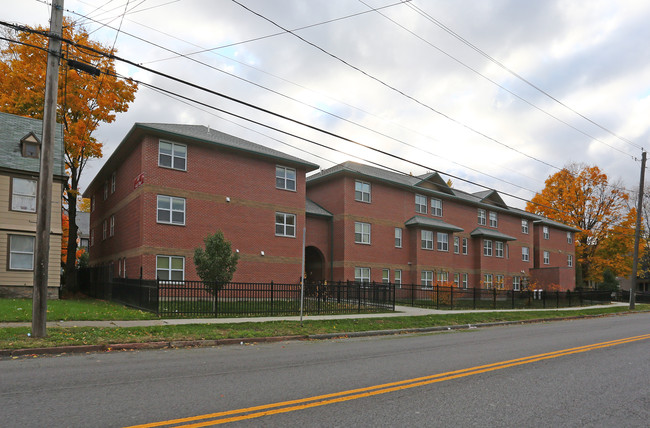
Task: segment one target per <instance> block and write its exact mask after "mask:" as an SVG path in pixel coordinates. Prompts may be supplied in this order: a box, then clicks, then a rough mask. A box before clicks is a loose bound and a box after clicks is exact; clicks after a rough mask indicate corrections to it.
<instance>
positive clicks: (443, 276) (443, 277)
mask: <svg viewBox="0 0 650 428" xmlns="http://www.w3.org/2000/svg"><path fill="white" fill-rule="evenodd" d="M448 283H449V272H445V271H438V285H442V286H447V285H448Z"/></svg>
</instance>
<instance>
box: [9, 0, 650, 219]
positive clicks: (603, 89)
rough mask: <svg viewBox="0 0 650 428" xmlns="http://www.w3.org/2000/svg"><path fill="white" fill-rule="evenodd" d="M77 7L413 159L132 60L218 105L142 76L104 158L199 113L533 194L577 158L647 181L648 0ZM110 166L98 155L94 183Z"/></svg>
mask: <svg viewBox="0 0 650 428" xmlns="http://www.w3.org/2000/svg"><path fill="white" fill-rule="evenodd" d="M0 5H2V6H3V7H2V10H3V13H2V14H3V20H7V21H10V22H16V23H20V24H27V25H37V24H38V25H47V24H48V20H49V16H50V11H49V6H48V5H47V4H46V3H45V2H44V1H42V0H20V2H16V1H15V0H0ZM65 9H66V12H65V15H66V16H69V17H70V18H72V19H75V20H81V22H83V23H84V25H85V26H86V28H87V29H88V30H89V31H91V32H92V37H93V38H94V39H95V40H98V41H100V42H102V43H104V44H105V45H107V46H112V45H113V42H114V41H115V40H116V33H117V28H118V27H120V25H121V30H122V31H121V32H120V33H119V34H117V41H116V42H115V46H116V48H117V50H118V55H119V56H121V57H123V58H126V59H129V60H132V61H134V62H136V63H139V64H142V65H144V66H146V67H149V68H152V69H155V70H158V71H161V72H164V73H166V74H169V75H172V76H174V77H177V78H179V79H182V80H185V81H188V82H191V83H193V84H195V85H198V86H201V87H205V88H207V89H209V90H211V91H215V92H218V93H222V94H225V95H227V96H229V97H233V98H235V99H238V100H242V101H244V102H246V103H250V104H253V105H255V106H259V107H261V108H263V109H266V110H270V111H273V112H276V113H279V114H282V115H284V116H287V117H290V118H293V119H295V120H297V121H300V122H304V123H306V124H309V125H311V126H313V127H316V128H319V129H322V130H325V131H327V132H330V133H334V134H337V135H340V136H342V137H344V138H347V139H350V140H353V141H356V142H359V143H362V144H364V145H366V146H370V147H373V148H376V149H378V150H381V151H383V152H387V153H390V154H392V155H395V156H397V157H399V158H402V159H405V160H399V159H397V158H395V157H391V156H387V155H385V154H381V153H379V152H377V151H373V150H370V149H367V148H363V147H361V146H358V145H355V144H353V143H351V142H349V141H345V140H342V139H338V138H335V137H332V136H328V135H326V134H324V133H321V132H318V131H315V130H313V129H308V128H306V127H304V126H301V125H299V124H296V123H292V122H289V121H287V120H284V119H281V118H278V117H274V116H272V115H269V114H267V113H263V112H261V111H259V110H255V109H252V108H250V107H246V106H243V105H241V104H238V103H235V102H233V101H229V100H227V99H225V98H223V97H218V96H215V95H212V94H208V93H207V92H205V91H201V90H197V89H193V88H190V87H189V86H186V85H183V84H180V83H176V82H173V81H171V80H169V79H167V78H164V77H161V76H157V75H155V74H152V73H150V72H147V71H144V70H142V69H139V68H137V67H134V66H130V65H127V64H123V63H118V64H117V67H118V71H119V72H120V73H122V74H123V75H125V76H130V77H132V78H134V79H137V80H140V81H142V82H146V83H148V84H152V85H155V86H157V87H160V88H163V89H165V90H168V91H172V92H174V93H177V94H180V95H182V96H184V97H188V98H190V99H192V100H198V101H200V102H201V103H203V104H204V105H196V104H192V103H191V102H188V101H181V100H178V99H176V98H174V97H171V96H168V95H163V94H161V93H159V92H156V91H155V90H152V89H149V88H146V87H144V86H141V88H140V90H139V91H138V93H137V95H136V100H135V102H134V103H133V104H132V105H131V108H130V110H129V111H128V112H127V113H122V114H120V115H118V116H117V120H116V121H115V122H113V123H111V124H105V125H102V127H101V128H100V129H99V131H98V132H97V137H98V139H99V140H100V141H101V142H103V143H104V157H105V158H107V157H108V156H109V155H110V154H111V153H112V151H113V150H114V149H115V147H116V146H117V144H118V143H119V142H120V141H121V139H122V138H123V137H124V136H125V135H126V133H127V132H128V130H129V129H130V128H131V126H132V125H133V124H134V123H135V122H167V123H185V124H201V125H209V126H210V127H212V128H214V129H219V130H221V131H224V132H227V133H230V134H233V135H236V136H239V137H242V138H245V139H248V140H251V141H254V142H257V143H259V144H263V145H267V146H270V147H273V148H275V149H278V150H281V151H284V152H286V153H289V154H292V155H294V156H298V157H301V158H303V159H305V160H308V161H311V162H314V163H316V164H318V165H320V166H321V167H322V168H329V167H331V166H332V165H334V164H336V163H339V162H343V161H346V160H357V161H360V160H362V161H364V162H374V163H376V164H379V165H385V166H387V167H390V168H393V169H397V170H400V171H403V172H405V173H413V174H420V173H423V172H425V171H426V170H437V171H439V172H440V173H441V174H443V176H445V174H447V175H446V177H449V176H452V177H457V178H452V181H453V183H454V184H453V185H454V186H455V187H458V188H461V189H463V190H468V191H478V190H483V188H481V187H477V186H474V185H471V184H469V182H474V183H479V184H481V185H484V186H488V187H490V188H493V189H496V190H498V191H500V192H502V194H505V195H506V196H504V199H506V201H507V202H508V203H509V204H512V205H515V206H519V207H523V205H524V202H523V201H522V200H521V199H515V198H510V197H508V196H507V195H515V196H517V197H518V198H522V199H524V200H525V199H530V198H531V197H532V196H533V195H534V192H537V191H539V190H541V189H542V188H543V187H544V180H545V179H546V178H547V177H548V176H549V175H551V174H553V173H554V172H556V171H558V169H560V168H562V167H563V166H565V165H566V164H568V163H570V162H584V163H587V164H589V165H597V166H599V167H600V168H601V169H602V170H603V171H604V172H606V173H607V174H608V175H609V176H610V178H611V179H612V180H617V179H620V180H622V183H623V185H624V186H625V187H626V188H628V189H633V188H636V187H637V186H638V176H639V168H640V162H639V160H638V159H639V158H640V157H641V148H646V149H647V147H648V146H649V145H650V144H648V142H649V140H648V139H649V137H650V26H649V25H648V22H649V21H650V2H648V1H643V0H637V1H635V0H617V1H612V0H584V1H583V0H564V1H560V0H557V1H556V0H530V1H521V0H481V1H473V0H472V1H470V0H456V1H449V0H447V1H439V0H426V1H425V0H412V1H410V2H400V1H399V0H302V1H301V0H274V1H268V0H236V1H233V0H175V1H174V0H130V1H127V0H112V1H104V0H102V1H99V0H83V1H82V0H65ZM125 12H126V13H125ZM286 30H291V31H286ZM180 54H183V55H180ZM206 105H207V106H206ZM210 107H216V108H218V109H221V110H225V111H227V112H232V113H235V114H238V115H241V116H243V117H245V118H248V119H251V120H254V121H257V122H261V123H263V124H265V125H268V126H272V127H275V128H278V129H281V130H283V131H286V132H288V133H291V134H295V135H297V136H300V137H302V138H305V139H308V140H313V141H315V142H317V143H319V144H322V145H325V146H327V147H330V148H332V149H334V150H329V149H325V148H323V147H320V146H317V145H314V144H313V143H310V142H307V141H305V140H301V139H298V138H295V137H293V136H290V135H287V134H284V133H281V132H278V131H275V130H271V129H269V128H267V127H264V126H261V125H258V124H254V123H251V122H249V121H246V120H243V119H240V118H235V117H233V116H230V115H228V114H225V113H222V112H218V111H216V110H214V109H211V108H210ZM353 156H357V157H358V158H354V157H353ZM407 161H411V162H414V163H415V164H414V163H410V162H407ZM102 164H103V159H102V160H95V161H92V162H91V163H90V164H89V167H88V168H87V170H86V176H85V177H84V178H83V179H82V183H81V185H82V187H83V186H84V185H87V184H89V183H90V181H91V180H92V178H93V177H94V175H95V173H96V172H97V171H98V170H99V168H100V167H101V165H102ZM463 180H467V181H463Z"/></svg>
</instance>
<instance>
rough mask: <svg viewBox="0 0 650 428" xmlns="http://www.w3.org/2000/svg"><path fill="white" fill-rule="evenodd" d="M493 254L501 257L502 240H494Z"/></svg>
mask: <svg viewBox="0 0 650 428" xmlns="http://www.w3.org/2000/svg"><path fill="white" fill-rule="evenodd" d="M494 255H495V256H496V257H501V258H503V242H501V241H494Z"/></svg>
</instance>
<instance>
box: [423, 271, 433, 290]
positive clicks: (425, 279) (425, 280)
mask: <svg viewBox="0 0 650 428" xmlns="http://www.w3.org/2000/svg"><path fill="white" fill-rule="evenodd" d="M429 276H430V278H429ZM427 283H429V284H427ZM420 285H421V286H422V288H423V289H425V290H431V289H433V271H432V270H423V271H422V272H421V273H420Z"/></svg>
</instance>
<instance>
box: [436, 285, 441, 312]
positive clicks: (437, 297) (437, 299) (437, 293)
mask: <svg viewBox="0 0 650 428" xmlns="http://www.w3.org/2000/svg"><path fill="white" fill-rule="evenodd" d="M436 309H440V286H439V285H438V284H436Z"/></svg>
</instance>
